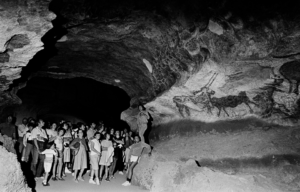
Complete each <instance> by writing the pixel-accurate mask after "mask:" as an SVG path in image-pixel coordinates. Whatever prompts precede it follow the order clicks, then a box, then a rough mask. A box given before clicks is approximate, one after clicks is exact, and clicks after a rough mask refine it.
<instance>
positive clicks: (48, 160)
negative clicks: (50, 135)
mask: <svg viewBox="0 0 300 192" xmlns="http://www.w3.org/2000/svg"><path fill="white" fill-rule="evenodd" d="M42 154H44V155H45V156H46V157H45V160H44V169H45V172H46V175H45V177H44V180H43V183H42V184H43V185H44V186H50V185H49V183H48V177H49V172H50V171H51V167H52V163H53V157H54V155H57V153H56V152H55V144H53V143H49V144H47V146H46V150H44V151H43V152H42Z"/></svg>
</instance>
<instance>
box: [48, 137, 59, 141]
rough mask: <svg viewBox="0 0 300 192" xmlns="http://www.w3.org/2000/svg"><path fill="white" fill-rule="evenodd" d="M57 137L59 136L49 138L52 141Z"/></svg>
mask: <svg viewBox="0 0 300 192" xmlns="http://www.w3.org/2000/svg"><path fill="white" fill-rule="evenodd" d="M56 138H57V136H54V137H53V136H52V137H51V138H50V139H49V142H52V141H54V140H55V139H56Z"/></svg>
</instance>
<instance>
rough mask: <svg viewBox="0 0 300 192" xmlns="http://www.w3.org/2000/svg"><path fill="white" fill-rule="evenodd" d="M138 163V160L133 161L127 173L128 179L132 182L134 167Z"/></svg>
mask: <svg viewBox="0 0 300 192" xmlns="http://www.w3.org/2000/svg"><path fill="white" fill-rule="evenodd" d="M137 164H138V162H137V161H136V162H131V163H130V165H129V171H128V175H127V179H128V181H129V182H131V178H132V174H133V169H134V167H135V166H136V165H137Z"/></svg>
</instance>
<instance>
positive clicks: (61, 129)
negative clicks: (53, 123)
mask: <svg viewBox="0 0 300 192" xmlns="http://www.w3.org/2000/svg"><path fill="white" fill-rule="evenodd" d="M60 131H63V132H64V133H66V130H65V129H63V128H59V129H58V131H57V133H59V132H60Z"/></svg>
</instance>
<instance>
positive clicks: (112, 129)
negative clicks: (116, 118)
mask: <svg viewBox="0 0 300 192" xmlns="http://www.w3.org/2000/svg"><path fill="white" fill-rule="evenodd" d="M109 132H110V135H111V136H113V135H115V129H114V128H111V129H110V131H109Z"/></svg>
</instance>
